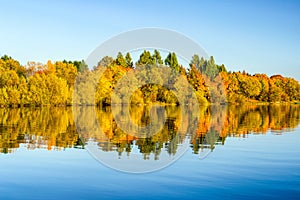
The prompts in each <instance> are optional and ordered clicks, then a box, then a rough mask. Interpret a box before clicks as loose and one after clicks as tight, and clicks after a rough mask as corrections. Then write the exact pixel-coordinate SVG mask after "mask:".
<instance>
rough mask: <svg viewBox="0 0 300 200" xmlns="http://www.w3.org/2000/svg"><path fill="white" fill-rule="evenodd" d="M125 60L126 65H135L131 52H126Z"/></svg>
mask: <svg viewBox="0 0 300 200" xmlns="http://www.w3.org/2000/svg"><path fill="white" fill-rule="evenodd" d="M125 60H126V67H130V68H132V67H133V62H132V58H131V55H130V53H129V52H127V53H126V55H125Z"/></svg>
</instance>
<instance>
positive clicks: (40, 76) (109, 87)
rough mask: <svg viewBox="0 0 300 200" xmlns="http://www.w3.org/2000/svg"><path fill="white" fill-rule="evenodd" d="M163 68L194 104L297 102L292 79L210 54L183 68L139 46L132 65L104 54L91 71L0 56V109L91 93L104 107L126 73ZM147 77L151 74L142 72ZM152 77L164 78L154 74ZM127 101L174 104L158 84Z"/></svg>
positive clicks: (299, 94) (69, 100)
mask: <svg viewBox="0 0 300 200" xmlns="http://www.w3.org/2000/svg"><path fill="white" fill-rule="evenodd" d="M163 66H164V67H168V68H170V69H172V70H173V71H174V72H175V73H177V74H180V75H181V76H182V77H184V79H185V80H187V81H188V83H189V84H190V86H191V87H192V88H193V90H194V94H195V95H196V97H197V100H198V102H199V103H200V104H211V103H228V104H241V103H245V102H249V103H261V102H266V103H280V102H299V101H300V84H299V82H298V81H297V80H295V79H293V78H288V77H283V76H281V75H273V76H271V77H269V76H267V75H266V74H253V75H251V74H249V73H247V72H245V71H242V72H231V71H228V70H227V69H226V67H225V66H224V65H218V64H216V63H215V60H214V57H213V56H211V57H210V58H209V59H204V58H203V57H201V58H200V57H199V56H198V55H194V56H193V57H192V58H191V61H190V63H189V66H183V65H181V64H180V63H179V61H178V58H177V55H176V54H175V53H174V52H170V53H169V54H168V55H167V56H166V58H165V59H163V58H162V56H161V53H160V52H159V51H158V50H154V51H153V52H151V51H146V50H145V51H143V52H142V53H141V54H140V56H139V59H138V60H137V61H136V62H135V63H134V62H133V59H132V57H131V55H130V53H126V54H125V56H124V55H123V54H122V53H118V55H117V56H116V57H115V58H112V57H109V56H105V57H104V58H102V59H101V60H100V61H99V62H98V64H97V66H94V67H93V69H89V68H88V66H87V65H86V64H85V62H84V61H83V60H82V61H66V60H63V61H56V62H52V61H48V62H47V63H46V64H43V63H38V62H28V63H27V64H26V65H25V66H22V65H21V64H20V63H19V62H18V61H17V60H15V59H13V58H11V57H10V56H7V55H4V56H2V57H1V59H0V107H23V106H24V107H25V106H70V105H72V104H74V103H76V104H81V105H83V104H87V103H89V104H90V103H91V102H88V100H86V99H87V98H88V97H89V96H91V95H93V96H92V97H91V99H92V100H93V102H92V104H95V105H110V104H111V95H112V93H113V91H114V89H115V87H116V85H117V83H118V81H119V80H120V79H121V78H122V77H123V76H124V75H125V74H126V73H128V72H130V71H135V70H140V71H141V69H143V68H145V69H148V68H151V67H158V68H160V67H161V68H163ZM99 72H101V73H102V75H101V77H99V79H95V77H97V76H95V75H97V74H98V73H99ZM146 72H147V71H146ZM147 76H153V74H150V75H149V74H145V77H147ZM155 78H157V79H164V78H163V77H160V76H158V77H155ZM169 81H170V80H169ZM176 81H177V82H176ZM87 82H89V83H92V86H89V85H87ZM75 83H79V84H75ZM172 83H173V85H176V84H177V85H180V84H181V83H180V81H178V80H177V79H174V80H172ZM75 87H76V88H75ZM89 87H94V88H95V93H94V94H90V91H89V89H88V88H89ZM127 87H130V85H128V86H127ZM74 89H76V90H77V91H78V93H77V97H76V99H73V98H74V97H73V92H74ZM125 89H126V88H125ZM187 99H188V98H187ZM130 100H131V103H132V104H149V103H163V104H166V105H168V104H179V101H178V98H177V97H176V96H175V95H174V93H173V92H172V91H170V89H168V88H167V87H164V86H163V85H159V84H147V85H143V86H141V87H139V88H138V89H137V90H136V91H134V93H133V95H132V96H131V97H130ZM187 103H188V102H187Z"/></svg>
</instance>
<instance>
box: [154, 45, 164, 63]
mask: <svg viewBox="0 0 300 200" xmlns="http://www.w3.org/2000/svg"><path fill="white" fill-rule="evenodd" d="M153 59H154V62H155V64H156V65H162V64H163V60H162V58H161V55H160V52H159V51H158V50H157V49H155V50H154V54H153Z"/></svg>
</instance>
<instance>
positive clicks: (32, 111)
mask: <svg viewBox="0 0 300 200" xmlns="http://www.w3.org/2000/svg"><path fill="white" fill-rule="evenodd" d="M72 109H77V111H78V113H80V114H79V115H77V116H76V117H75V118H74V116H73V113H72ZM122 109H124V108H122V106H119V107H118V108H116V110H117V112H116V113H117V114H116V115H115V116H116V117H118V118H119V119H122V120H125V121H126V120H127V119H125V118H126V117H128V116H126V115H124V110H122ZM164 109H165V116H166V119H165V123H164V124H163V126H162V127H160V125H159V123H158V122H159V121H161V120H163V119H162V118H161V117H162V115H161V114H160V113H159V112H161V111H160V110H155V109H154V110H151V109H150V108H149V107H147V106H136V105H133V106H131V107H130V118H131V119H130V120H131V121H132V122H133V123H134V124H136V125H137V126H138V127H146V126H147V125H148V124H149V123H151V126H149V127H150V128H149V132H146V136H147V137H139V135H134V134H131V133H126V132H124V130H122V129H121V128H120V127H119V126H118V124H117V123H116V121H115V119H114V115H113V114H112V108H111V107H101V108H95V107H76V108H71V107H67V108H65V107H64V108H60V107H54V108H53V107H42V108H13V109H9V108H1V109H0V149H1V153H11V152H13V151H14V150H16V149H17V148H19V147H20V146H24V147H26V148H28V149H36V148H44V149H48V150H63V149H65V148H84V144H85V142H87V141H88V140H90V139H93V140H94V141H96V142H97V143H98V145H99V148H100V149H101V151H114V152H116V153H117V154H118V155H119V157H121V156H123V155H125V156H130V155H131V153H132V151H133V149H136V150H137V151H138V152H139V153H140V154H142V155H143V158H144V159H151V156H153V159H155V160H158V159H159V156H160V154H161V152H162V151H166V152H167V153H168V154H170V155H174V154H176V152H177V147H178V145H180V144H182V143H183V142H184V141H185V139H186V138H188V139H189V141H190V146H191V148H192V150H193V153H195V154H198V153H200V152H202V151H203V150H204V149H207V150H209V151H213V150H214V149H215V147H216V145H224V144H225V141H226V138H227V137H246V136H247V134H266V133H267V132H268V131H270V132H274V133H276V134H282V133H284V132H287V131H290V130H293V129H294V128H295V127H297V126H298V124H299V121H300V106H299V105H276V104H273V105H269V106H265V105H247V106H232V105H230V106H213V105H211V106H201V107H200V112H199V116H198V117H199V118H198V119H199V121H198V123H196V121H193V120H191V119H189V118H187V119H182V115H181V109H180V107H178V106H165V107H164ZM150 115H153V116H154V117H152V118H151V117H150ZM95 116H96V119H97V120H94V119H95V118H94V117H95ZM82 119H84V122H85V124H84V126H77V128H76V126H75V121H77V122H78V123H79V121H80V120H82ZM153 119H154V121H151V120H153ZM193 119H194V118H193ZM97 124H98V125H100V126H96V125H97ZM128 126H129V125H128ZM99 127H100V128H99ZM193 128H196V129H195V130H197V131H196V132H194V133H192V132H191V130H193ZM150 129H154V130H158V131H157V133H156V134H153V135H151V134H148V133H150V132H151V130H150ZM128 130H130V127H129V129H128ZM144 130H147V129H144ZM183 130H185V131H183ZM147 131H148V130H147Z"/></svg>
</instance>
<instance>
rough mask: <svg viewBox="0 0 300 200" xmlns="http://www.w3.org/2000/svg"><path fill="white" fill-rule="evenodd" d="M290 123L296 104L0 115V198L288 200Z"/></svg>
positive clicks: (299, 160) (299, 190)
mask: <svg viewBox="0 0 300 200" xmlns="http://www.w3.org/2000/svg"><path fill="white" fill-rule="evenodd" d="M185 111H187V112H188V109H185ZM299 123H300V105H269V106H266V105H247V106H246V105H244V106H201V107H200V109H199V114H198V115H197V116H191V115H189V114H188V113H187V114H183V109H182V108H180V107H177V106H165V107H164V106H131V107H129V109H128V108H127V107H126V106H125V107H123V106H112V107H103V108H95V107H91V106H90V107H54V108H49V107H42V108H0V150H1V153H0V177H1V178H0V199H163V198H165V199H166V198H167V199H169V198H171V199H208V198H209V199H220V198H222V199H233V198H234V199H237V198H239V199H254V198H257V199H282V198H286V199H297V198H298V197H299V196H300V156H299V155H300V145H299V143H300V129H299V126H298V125H299Z"/></svg>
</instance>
